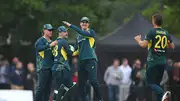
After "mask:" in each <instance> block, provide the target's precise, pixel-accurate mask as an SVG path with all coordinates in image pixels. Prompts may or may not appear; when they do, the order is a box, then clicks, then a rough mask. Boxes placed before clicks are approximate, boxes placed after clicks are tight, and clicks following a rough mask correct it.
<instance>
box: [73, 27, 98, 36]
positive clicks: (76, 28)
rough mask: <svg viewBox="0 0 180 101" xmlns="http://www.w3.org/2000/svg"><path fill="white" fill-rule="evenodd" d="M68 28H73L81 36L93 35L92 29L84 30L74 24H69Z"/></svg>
mask: <svg viewBox="0 0 180 101" xmlns="http://www.w3.org/2000/svg"><path fill="white" fill-rule="evenodd" d="M70 28H72V29H73V30H75V31H76V32H77V33H79V34H81V35H83V36H87V37H95V32H94V30H90V31H86V30H82V29H80V28H79V27H77V26H75V25H71V26H70Z"/></svg>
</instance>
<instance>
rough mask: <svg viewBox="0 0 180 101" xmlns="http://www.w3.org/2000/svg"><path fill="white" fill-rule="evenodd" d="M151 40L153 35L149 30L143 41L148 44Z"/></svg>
mask: <svg viewBox="0 0 180 101" xmlns="http://www.w3.org/2000/svg"><path fill="white" fill-rule="evenodd" d="M152 39H153V33H152V31H151V30H150V31H149V32H148V33H147V34H146V36H145V39H144V40H147V41H148V42H150V40H152Z"/></svg>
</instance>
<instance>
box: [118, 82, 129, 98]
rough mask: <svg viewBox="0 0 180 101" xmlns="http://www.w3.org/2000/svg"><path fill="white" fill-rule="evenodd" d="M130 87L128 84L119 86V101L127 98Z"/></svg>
mask: <svg viewBox="0 0 180 101" xmlns="http://www.w3.org/2000/svg"><path fill="white" fill-rule="evenodd" d="M130 85H131V83H128V84H120V86H119V101H126V99H127V97H128V96H129V91H130Z"/></svg>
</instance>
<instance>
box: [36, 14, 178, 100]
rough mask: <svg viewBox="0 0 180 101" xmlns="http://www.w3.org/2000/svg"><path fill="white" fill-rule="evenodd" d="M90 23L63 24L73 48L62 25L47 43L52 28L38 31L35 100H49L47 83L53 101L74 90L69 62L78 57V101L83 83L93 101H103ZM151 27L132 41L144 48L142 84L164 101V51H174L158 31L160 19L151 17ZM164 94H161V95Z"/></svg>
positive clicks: (82, 97)
mask: <svg viewBox="0 0 180 101" xmlns="http://www.w3.org/2000/svg"><path fill="white" fill-rule="evenodd" d="M89 23H90V20H89V18H87V17H83V18H82V19H81V21H80V27H81V28H79V27H77V26H75V25H72V24H70V23H68V22H66V21H63V24H65V25H66V26H67V27H70V28H71V29H73V30H74V31H75V32H77V34H78V36H77V38H76V43H75V45H74V46H71V45H68V42H67V40H66V38H68V29H67V28H66V27H65V26H60V27H58V29H57V31H58V38H57V39H56V40H55V41H52V40H51V37H52V31H53V30H54V28H53V27H52V25H51V24H45V25H44V26H43V30H42V37H40V38H39V39H38V40H37V41H36V43H35V48H36V71H37V75H38V84H37V89H36V93H35V101H49V97H50V91H51V82H52V80H54V81H55V87H54V94H53V101H65V100H66V98H67V96H69V94H71V91H73V89H74V88H75V86H76V84H75V83H73V82H72V79H71V67H70V65H69V60H70V59H71V58H72V57H73V56H78V61H79V63H78V84H77V86H78V92H77V93H79V95H80V96H79V98H80V99H79V100H80V101H87V99H86V95H87V93H86V89H85V86H86V83H87V80H89V81H90V84H91V85H92V87H93V88H94V91H95V98H96V100H97V101H103V99H102V96H101V92H100V86H99V83H98V80H97V62H98V59H97V56H96V53H95V47H96V40H95V39H96V33H95V31H94V30H93V29H90V28H89V25H90V24H89ZM152 23H153V25H154V28H153V29H151V30H150V31H149V33H148V34H147V35H146V38H145V39H144V40H141V36H140V35H138V36H136V37H135V40H136V41H137V43H138V44H139V45H140V46H141V47H142V48H146V47H147V48H148V57H147V68H146V81H147V86H148V87H149V88H151V89H152V90H153V91H155V92H156V94H157V101H168V99H169V96H170V92H169V91H167V92H166V93H164V91H163V90H162V88H161V87H160V86H159V85H160V81H161V79H162V76H163V72H164V67H165V64H166V56H165V54H166V50H167V48H172V49H174V44H173V43H172V40H171V37H170V36H169V34H168V32H167V31H166V30H164V29H162V28H161V25H162V16H161V14H159V13H156V14H154V15H153V16H152ZM163 93H164V95H163Z"/></svg>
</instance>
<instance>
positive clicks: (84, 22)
mask: <svg viewBox="0 0 180 101" xmlns="http://www.w3.org/2000/svg"><path fill="white" fill-rule="evenodd" d="M63 23H64V24H65V25H67V26H68V27H70V28H72V29H73V30H75V31H76V32H77V33H78V34H80V35H83V36H87V37H95V35H96V34H95V31H94V30H92V29H89V28H88V27H89V18H87V17H83V18H82V19H81V22H80V26H81V28H82V29H81V28H79V27H77V26H75V25H72V24H70V23H68V22H66V21H63Z"/></svg>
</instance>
